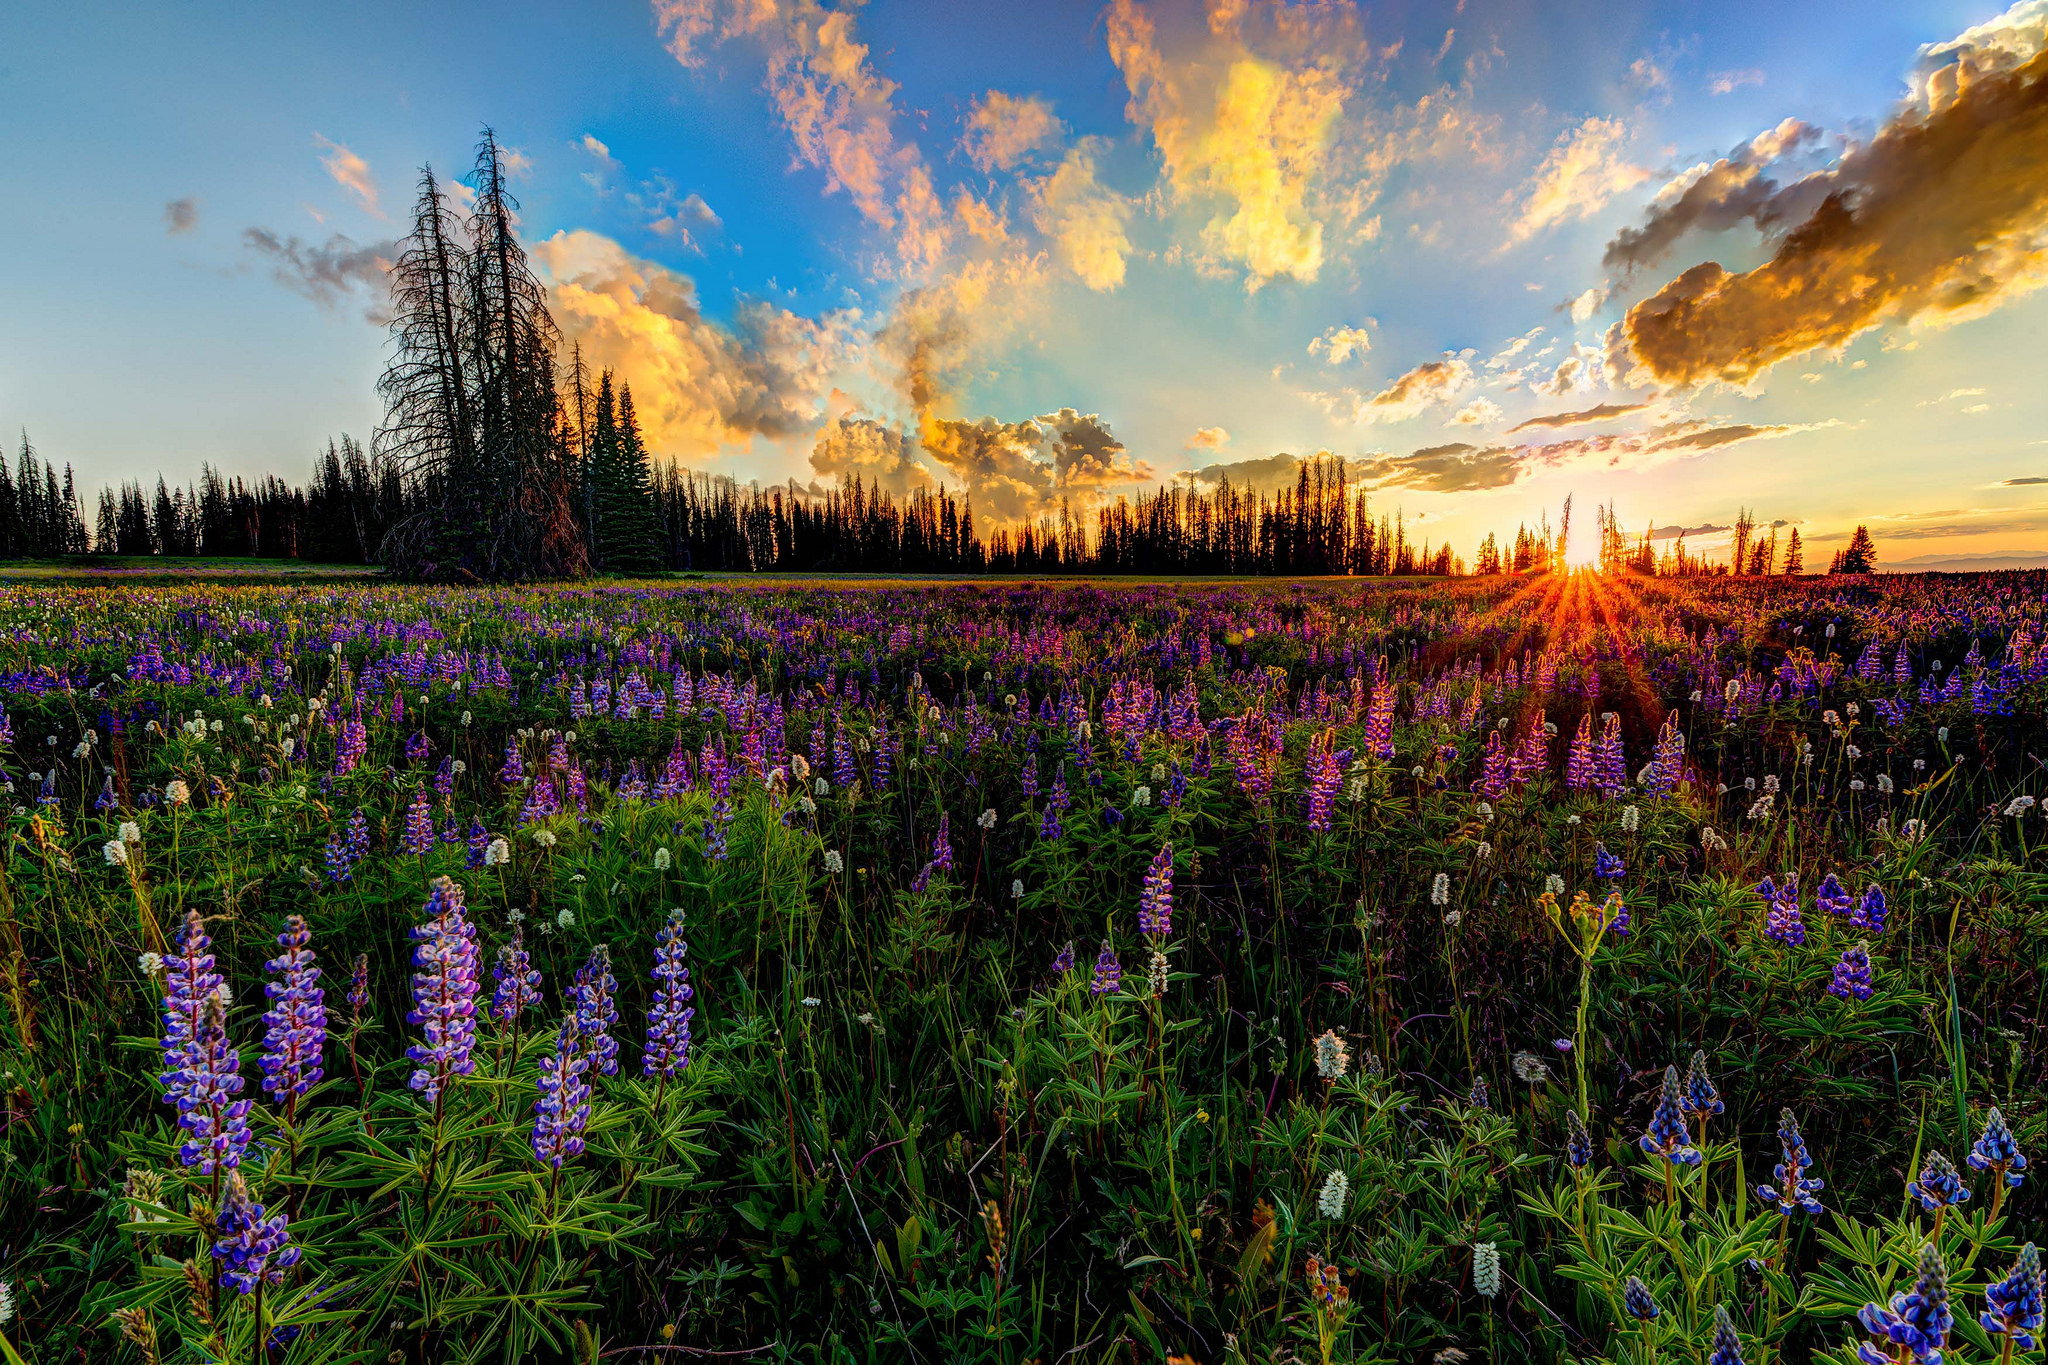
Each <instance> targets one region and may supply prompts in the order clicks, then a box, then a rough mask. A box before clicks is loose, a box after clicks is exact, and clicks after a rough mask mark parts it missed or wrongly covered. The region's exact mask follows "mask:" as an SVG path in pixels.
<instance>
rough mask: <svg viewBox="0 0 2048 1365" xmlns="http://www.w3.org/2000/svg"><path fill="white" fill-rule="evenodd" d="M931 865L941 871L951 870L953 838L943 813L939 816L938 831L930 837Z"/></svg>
mask: <svg viewBox="0 0 2048 1365" xmlns="http://www.w3.org/2000/svg"><path fill="white" fill-rule="evenodd" d="M932 866H933V867H935V868H937V869H938V870H939V871H941V872H951V871H952V870H953V840H952V836H951V833H950V832H949V830H948V828H947V817H946V816H945V815H943V814H942V815H940V816H939V832H938V833H937V834H936V835H934V836H933V837H932Z"/></svg>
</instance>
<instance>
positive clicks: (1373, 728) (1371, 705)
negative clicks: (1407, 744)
mask: <svg viewBox="0 0 2048 1365" xmlns="http://www.w3.org/2000/svg"><path fill="white" fill-rule="evenodd" d="M1381 662H1382V668H1381V676H1384V675H1385V668H1384V663H1385V661H1384V660H1382V661H1381ZM1395 691H1396V689H1395V687H1394V685H1393V684H1392V683H1382V684H1381V685H1379V686H1377V687H1375V688H1373V690H1372V698H1371V700H1369V701H1368V702H1366V704H1365V751H1366V752H1367V753H1369V754H1371V755H1372V756H1373V757H1375V758H1378V759H1381V760H1385V759H1389V758H1392V757H1393V756H1394V700H1395V696H1394V694H1395Z"/></svg>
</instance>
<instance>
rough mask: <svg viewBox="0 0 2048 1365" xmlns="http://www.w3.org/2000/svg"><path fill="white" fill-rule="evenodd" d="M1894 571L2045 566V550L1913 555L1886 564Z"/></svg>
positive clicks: (1972, 570)
mask: <svg viewBox="0 0 2048 1365" xmlns="http://www.w3.org/2000/svg"><path fill="white" fill-rule="evenodd" d="M1885 568H1887V569H1888V570H1891V571H1892V572H1894V573H1898V572H1911V573H1942V572H1948V573H1996V572H1998V571H1999V570H2001V569H2044V568H2048V551H2035V552H2033V553H2028V552H2027V551H2024V550H2020V551H2015V552H2014V553H2011V554H1985V555H1938V554H1937V555H1914V556H1913V557H1911V558H1909V559H1894V560H1891V561H1890V562H1889V563H1887V564H1886V565H1885Z"/></svg>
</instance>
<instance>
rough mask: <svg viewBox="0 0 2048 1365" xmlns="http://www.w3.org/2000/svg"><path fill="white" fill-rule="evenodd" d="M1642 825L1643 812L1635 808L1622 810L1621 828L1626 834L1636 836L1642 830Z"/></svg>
mask: <svg viewBox="0 0 2048 1365" xmlns="http://www.w3.org/2000/svg"><path fill="white" fill-rule="evenodd" d="M1642 824H1643V813H1642V812H1641V811H1639V810H1637V809H1636V808H1635V807H1634V806H1623V807H1622V808H1621V827H1622V829H1623V830H1624V831H1625V832H1627V833H1629V834H1634V833H1635V832H1636V831H1637V830H1638V829H1640V828H1642Z"/></svg>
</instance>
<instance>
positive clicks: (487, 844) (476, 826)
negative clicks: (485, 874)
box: [462, 815, 491, 872]
mask: <svg viewBox="0 0 2048 1365" xmlns="http://www.w3.org/2000/svg"><path fill="white" fill-rule="evenodd" d="M463 847H464V851H463V855H462V865H463V866H464V867H466V868H468V869H469V870H470V871H471V872H474V871H476V870H477V869H478V868H480V867H482V866H483V865H484V855H485V854H486V853H488V852H490V849H491V835H490V831H489V830H487V829H485V828H484V822H483V821H482V820H480V819H478V818H477V817H476V816H474V815H472V816H470V817H469V835H468V837H467V838H466V839H465V840H464V841H463Z"/></svg>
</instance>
